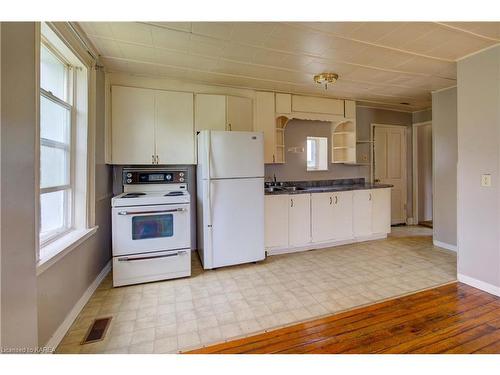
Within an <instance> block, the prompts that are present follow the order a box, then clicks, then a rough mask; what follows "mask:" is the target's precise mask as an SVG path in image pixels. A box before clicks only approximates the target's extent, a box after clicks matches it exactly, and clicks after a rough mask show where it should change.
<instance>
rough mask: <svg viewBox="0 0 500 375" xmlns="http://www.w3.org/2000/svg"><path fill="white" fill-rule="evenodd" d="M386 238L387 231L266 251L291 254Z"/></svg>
mask: <svg viewBox="0 0 500 375" xmlns="http://www.w3.org/2000/svg"><path fill="white" fill-rule="evenodd" d="M384 238H387V233H380V234H372V235H369V236H363V237H354V238H348V239H345V240H339V241H329V242H312V243H310V244H307V245H303V246H296V247H274V248H272V247H271V248H266V252H267V255H268V256H272V255H281V254H289V253H298V252H301V251H309V250H319V249H324V248H327V247H334V246H341V245H348V244H353V243H358V242H366V241H373V240H381V239H384Z"/></svg>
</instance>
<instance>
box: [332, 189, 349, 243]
mask: <svg viewBox="0 0 500 375" xmlns="http://www.w3.org/2000/svg"><path fill="white" fill-rule="evenodd" d="M332 202H333V213H332V217H333V220H332V224H331V226H332V231H333V238H334V239H335V240H346V239H349V238H352V191H344V192H339V193H334V194H333V195H332Z"/></svg>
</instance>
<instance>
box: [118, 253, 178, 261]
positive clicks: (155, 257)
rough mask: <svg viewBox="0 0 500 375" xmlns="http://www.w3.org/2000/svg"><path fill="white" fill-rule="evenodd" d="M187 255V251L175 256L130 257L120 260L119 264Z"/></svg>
mask: <svg viewBox="0 0 500 375" xmlns="http://www.w3.org/2000/svg"><path fill="white" fill-rule="evenodd" d="M184 254H187V251H186V250H183V251H178V252H176V253H173V254H163V255H152V256H147V257H135V258H128V257H123V258H118V262H135V261H137V260H149V259H157V258H169V257H176V256H179V255H184Z"/></svg>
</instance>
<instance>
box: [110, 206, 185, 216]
mask: <svg viewBox="0 0 500 375" xmlns="http://www.w3.org/2000/svg"><path fill="white" fill-rule="evenodd" d="M185 211H187V208H172V209H169V210H156V211H118V215H122V216H124V215H149V214H163V213H168V212H185Z"/></svg>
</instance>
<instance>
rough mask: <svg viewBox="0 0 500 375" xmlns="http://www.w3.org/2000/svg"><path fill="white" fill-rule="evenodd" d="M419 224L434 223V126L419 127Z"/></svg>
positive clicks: (417, 141)
mask: <svg viewBox="0 0 500 375" xmlns="http://www.w3.org/2000/svg"><path fill="white" fill-rule="evenodd" d="M416 138H417V139H416V140H415V141H416V143H417V155H416V159H417V160H416V161H415V165H416V167H417V184H416V185H417V208H416V209H417V210H418V216H417V217H418V222H419V223H421V222H432V125H431V124H427V125H420V126H417V137H416Z"/></svg>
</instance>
